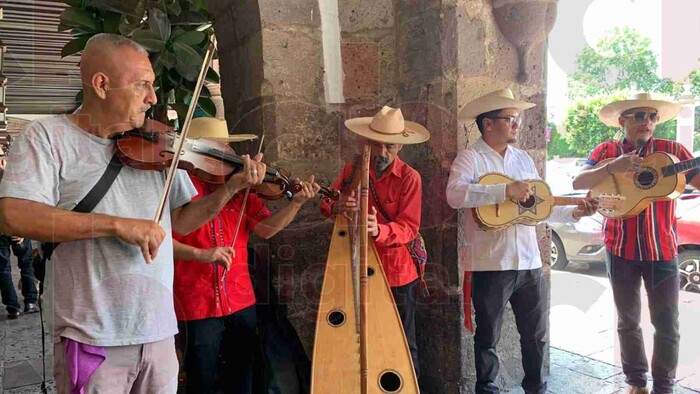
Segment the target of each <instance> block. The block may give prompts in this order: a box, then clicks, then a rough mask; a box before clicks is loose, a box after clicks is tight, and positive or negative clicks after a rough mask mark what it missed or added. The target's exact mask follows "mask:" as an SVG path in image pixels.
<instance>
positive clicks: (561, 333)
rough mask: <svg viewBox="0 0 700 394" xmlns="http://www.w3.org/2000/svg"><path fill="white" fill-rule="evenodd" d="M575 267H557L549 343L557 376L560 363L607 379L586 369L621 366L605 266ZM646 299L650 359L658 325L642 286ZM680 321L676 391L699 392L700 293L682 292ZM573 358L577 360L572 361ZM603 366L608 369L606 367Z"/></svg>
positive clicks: (644, 324)
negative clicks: (655, 323)
mask: <svg viewBox="0 0 700 394" xmlns="http://www.w3.org/2000/svg"><path fill="white" fill-rule="evenodd" d="M570 265H571V266H570V267H567V270H566V271H552V287H551V299H552V302H551V309H550V316H549V317H550V344H551V346H552V347H553V348H555V349H553V350H552V376H553V377H558V376H560V373H559V372H558V370H557V369H556V368H555V365H559V366H560V367H564V368H566V369H569V370H573V371H579V372H581V373H583V374H587V375H589V376H590V377H592V378H596V379H603V381H605V382H607V381H609V380H610V378H611V376H603V375H604V374H601V373H594V374H590V373H587V371H588V369H587V367H586V366H588V365H595V366H596V368H598V367H599V366H601V365H608V366H610V367H613V368H618V369H619V367H620V366H621V360H620V347H619V341H618V336H617V327H616V324H617V315H616V312H615V306H614V303H613V298H612V289H611V288H610V282H609V281H608V279H607V276H606V271H605V265H604V264H576V263H570ZM641 299H642V323H641V328H642V332H643V335H644V344H645V349H646V354H647V357H649V358H651V353H652V349H653V345H652V344H653V337H654V327H653V326H652V325H651V323H650V317H649V307H648V303H647V297H646V292H645V291H644V290H643V289H642V290H641ZM679 324H680V334H681V341H680V352H679V359H678V369H677V372H676V385H677V391H676V392H679V393H687V392H693V393H700V347H698V344H697V338H698V329H699V328H700V294H697V293H690V292H686V291H681V292H680V294H679ZM556 349H559V350H556ZM576 357H579V358H576ZM572 359H575V360H576V362H575V363H573V364H572V362H571V360H572ZM601 363H602V364H601ZM572 365H573V367H571V366H572ZM650 365H651V364H650ZM602 370H606V371H607V369H605V368H603V369H602ZM620 380H621V381H623V382H624V378H623V377H620ZM591 387H598V386H597V385H593V386H591ZM649 387H651V384H650V385H649ZM586 392H596V391H586ZM601 392H609V391H605V390H603V391H601Z"/></svg>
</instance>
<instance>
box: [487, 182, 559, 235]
mask: <svg viewBox="0 0 700 394" xmlns="http://www.w3.org/2000/svg"><path fill="white" fill-rule="evenodd" d="M514 181H515V180H514V179H512V178H510V177H508V176H506V175H503V174H499V173H495V172H490V173H487V174H484V175H483V176H482V177H481V178H479V180H478V181H477V183H478V184H480V185H498V184H502V183H511V182H514ZM527 182H528V183H529V184H530V185H532V190H533V191H534V194H533V195H532V196H530V198H529V199H528V200H527V201H525V202H522V201H518V202H515V201H511V200H506V201H504V202H503V203H502V204H497V205H483V206H480V207H477V208H473V214H474V221H476V223H477V225H478V226H479V227H480V228H481V229H482V230H498V229H501V228H504V227H508V226H512V225H514V224H527V225H535V224H537V223H539V222H541V221H543V220H547V218H548V217H549V216H550V215H551V214H552V209H553V208H554V198H553V197H552V191H551V189H550V188H549V185H547V184H546V183H544V182H543V181H540V180H533V181H527Z"/></svg>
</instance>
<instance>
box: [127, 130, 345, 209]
mask: <svg viewBox="0 0 700 394" xmlns="http://www.w3.org/2000/svg"><path fill="white" fill-rule="evenodd" d="M115 139H116V140H117V156H118V157H119V159H120V160H121V161H122V163H124V165H126V166H129V167H132V168H136V169H140V170H148V171H163V170H166V169H168V167H169V166H170V164H171V162H172V160H173V157H174V156H175V144H176V143H177V140H178V139H179V136H178V135H177V134H176V133H175V132H174V131H173V129H172V128H171V127H170V126H168V125H165V124H163V123H160V122H158V121H155V120H152V119H149V120H148V121H147V123H146V125H145V127H144V128H142V129H135V130H131V131H127V132H124V133H121V134H119V135H118V136H117V137H115ZM178 168H180V169H183V170H185V171H187V172H188V173H190V174H191V175H192V176H195V177H197V178H199V179H202V180H203V181H205V182H208V183H213V184H223V183H225V182H226V180H227V179H228V178H229V177H230V176H231V175H233V174H234V173H236V172H238V171H240V170H242V169H243V159H242V158H241V157H240V156H238V155H236V153H235V151H234V150H233V149H232V148H231V147H230V146H229V145H228V144H225V143H222V142H218V141H212V140H208V139H204V138H200V139H189V138H188V139H186V140H185V142H184V144H183V148H182V152H181V153H180V160H179V161H178ZM253 189H255V192H256V193H257V194H258V195H259V196H260V197H262V198H264V199H267V200H277V199H280V198H282V197H286V198H288V199H291V198H292V197H293V196H294V194H296V193H298V192H300V191H301V190H302V184H301V182H299V181H298V180H293V179H291V177H290V174H289V172H288V171H286V170H284V169H282V168H279V169H276V168H273V167H267V169H266V171H265V177H264V179H263V183H261V184H259V185H255V186H253ZM319 194H321V195H322V196H323V197H324V198H326V199H329V200H337V199H338V198H339V197H340V192H339V191H337V190H330V189H329V188H327V187H321V190H320V191H319Z"/></svg>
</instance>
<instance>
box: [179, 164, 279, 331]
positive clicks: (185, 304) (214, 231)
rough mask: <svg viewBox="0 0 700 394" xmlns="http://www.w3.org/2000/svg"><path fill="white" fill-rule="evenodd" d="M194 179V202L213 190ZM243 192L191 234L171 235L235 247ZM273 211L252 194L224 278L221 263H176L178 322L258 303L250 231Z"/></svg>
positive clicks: (208, 244)
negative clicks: (250, 256)
mask: <svg viewBox="0 0 700 394" xmlns="http://www.w3.org/2000/svg"><path fill="white" fill-rule="evenodd" d="M191 179H192V183H193V184H194V186H195V187H196V188H197V191H198V192H199V194H198V195H197V196H196V197H195V198H194V200H196V199H199V198H202V197H204V196H206V195H208V194H210V193H211V192H212V190H211V189H210V187H209V185H208V184H206V183H205V182H203V181H200V180H199V179H197V178H195V177H191ZM244 195H245V193H243V192H241V193H238V194H236V195H235V196H233V198H232V199H231V200H230V201H229V202H227V203H226V205H225V206H224V209H222V210H221V212H219V214H218V215H217V216H216V218H214V220H212V221H211V222H209V223H207V224H205V225H204V226H202V227H200V228H199V229H197V230H195V231H193V232H191V233H189V234H187V235H181V234H177V233H175V232H173V238H174V239H176V240H178V241H180V242H182V243H183V244H186V245H191V246H194V247H197V248H201V249H209V248H213V247H217V246H231V242H232V241H233V235H234V233H235V229H236V224H237V223H238V216H239V215H240V212H241V208H242V207H243V196H244ZM270 215H271V213H270V211H269V210H268V209H267V208H266V207H265V204H264V202H263V201H262V200H261V199H260V197H258V196H257V195H256V194H255V193H250V195H249V196H248V202H247V203H246V209H245V216H244V217H243V220H242V221H241V228H240V229H239V232H238V237H237V238H236V244H235V245H234V250H235V251H236V257H235V258H234V259H233V262H232V264H231V267H230V268H229V272H228V273H227V274H226V277H225V279H224V277H223V273H224V270H223V269H222V267H220V266H217V265H214V264H206V263H201V262H198V261H194V260H186V261H182V260H178V261H175V280H174V283H173V295H174V297H175V314H176V315H177V320H180V321H182V320H188V321H189V320H198V319H206V318H210V317H221V316H227V315H230V314H232V313H235V312H238V311H240V310H242V309H244V308H247V307H249V306H251V305H253V304H255V293H254V292H253V284H252V283H251V280H250V275H249V274H248V234H249V233H250V231H252V230H253V227H255V226H256V225H257V224H258V223H260V221H262V220H263V219H265V218H267V217H268V216H270Z"/></svg>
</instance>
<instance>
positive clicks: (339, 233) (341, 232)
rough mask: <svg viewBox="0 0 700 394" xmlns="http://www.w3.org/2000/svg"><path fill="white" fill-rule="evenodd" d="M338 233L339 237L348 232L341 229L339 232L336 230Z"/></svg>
mask: <svg viewBox="0 0 700 394" xmlns="http://www.w3.org/2000/svg"><path fill="white" fill-rule="evenodd" d="M338 235H339V236H341V237H346V236H347V235H348V232H347V231H344V230H343V231H339V232H338Z"/></svg>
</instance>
